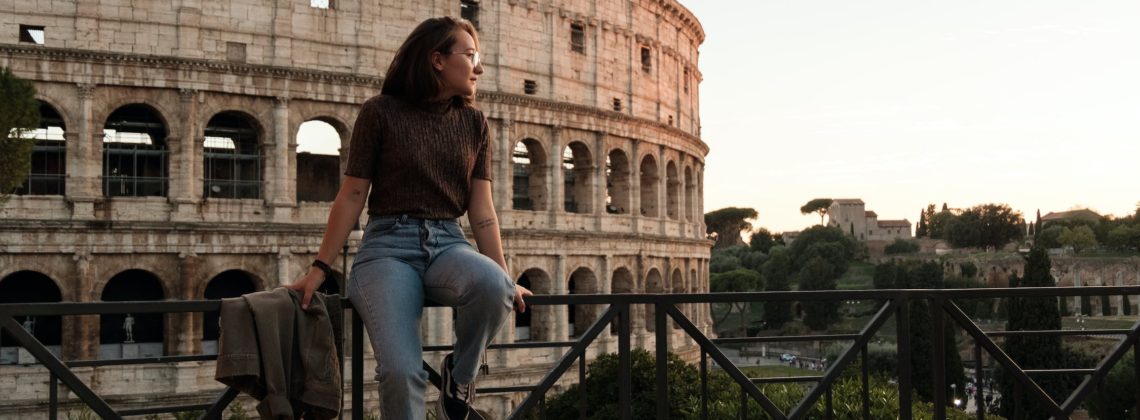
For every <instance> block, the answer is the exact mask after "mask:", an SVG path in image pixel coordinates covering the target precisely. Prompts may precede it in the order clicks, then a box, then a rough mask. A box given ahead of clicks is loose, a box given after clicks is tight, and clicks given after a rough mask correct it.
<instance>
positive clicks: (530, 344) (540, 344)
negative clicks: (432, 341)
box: [424, 341, 577, 351]
mask: <svg viewBox="0 0 1140 420" xmlns="http://www.w3.org/2000/svg"><path fill="white" fill-rule="evenodd" d="M574 343H577V341H523V342H517V343H502V344H492V345H490V346H487V348H488V349H492V350H494V349H538V348H559V347H573V346H574ZM453 349H454V346H449V345H447V346H445V345H440V346H424V351H451V350H453Z"/></svg>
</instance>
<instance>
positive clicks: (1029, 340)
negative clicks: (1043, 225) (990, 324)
mask: <svg viewBox="0 0 1140 420" xmlns="http://www.w3.org/2000/svg"><path fill="white" fill-rule="evenodd" d="M1051 266H1052V262H1050V260H1049V255H1048V254H1047V253H1046V252H1045V249H1044V248H1041V247H1034V248H1033V250H1032V251H1030V252H1029V257H1028V259H1027V261H1026V263H1025V270H1024V271H1025V276H1024V277H1021V278H1018V277H1017V275H1016V274H1015V275H1013V276H1011V277H1010V285H1011V287H1052V286H1055V285H1056V284H1057V283H1056V280H1054V279H1053V276H1052V275H1051V274H1049V269H1050V267H1051ZM1008 301H1009V320H1008V321H1007V323H1006V330H1007V331H1031V330H1059V329H1061V312H1060V309H1059V308H1058V304H1057V299H1056V298H1053V297H1029V298H1010V299H1008ZM1003 347H1004V348H1005V352H1006V353H1007V354H1008V355H1009V356H1010V357H1011V358H1013V360H1014V361H1016V362H1017V363H1018V365H1020V366H1021V368H1023V369H1055V368H1060V367H1066V366H1067V365H1068V364H1070V363H1071V361H1072V360H1074V359H1075V357H1072V356H1071V355H1069V354H1068V352H1067V351H1066V350H1065V349H1064V347H1063V346H1062V342H1061V337H1059V336H1032V337H1028V336H1014V337H1007V338H1006V339H1005V343H1004V345H1003ZM1067 367H1077V366H1067ZM998 379H999V381H998V385H999V388H1000V392H1001V395H1002V397H1001V400H1000V401H999V404H998V414H999V415H1002V416H1004V417H1006V418H1008V419H1011V420H1026V419H1042V418H1048V417H1049V413H1048V412H1046V411H1045V410H1044V409H1042V408H1041V404H1038V403H1037V402H1036V400H1035V399H1033V398H1032V397H1031V396H1029V395H1028V393H1026V392H1022V393H1021V395H1020V398H1017V397H1018V396H1015V395H1014V379H1013V377H1012V376H1011V375H1005V374H1000V372H999V378H998ZM1033 379H1034V380H1035V381H1036V382H1037V384H1038V385H1040V386H1041V388H1042V389H1043V390H1045V392H1046V393H1048V394H1049V396H1051V397H1052V398H1053V400H1054V401H1063V400H1064V398H1065V397H1067V396H1068V394H1069V392H1070V391H1072V389H1073V388H1074V387H1075V382H1074V380H1079V379H1080V378H1076V377H1066V376H1062V375H1043V376H1035V377H1034V378H1033Z"/></svg>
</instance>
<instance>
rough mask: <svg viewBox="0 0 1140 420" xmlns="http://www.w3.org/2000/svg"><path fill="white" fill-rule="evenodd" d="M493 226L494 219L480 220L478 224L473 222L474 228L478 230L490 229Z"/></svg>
mask: <svg viewBox="0 0 1140 420" xmlns="http://www.w3.org/2000/svg"><path fill="white" fill-rule="evenodd" d="M494 225H495V219H494V218H487V219H483V220H480V221H478V222H475V227H477V228H479V229H483V228H486V227H491V226H494Z"/></svg>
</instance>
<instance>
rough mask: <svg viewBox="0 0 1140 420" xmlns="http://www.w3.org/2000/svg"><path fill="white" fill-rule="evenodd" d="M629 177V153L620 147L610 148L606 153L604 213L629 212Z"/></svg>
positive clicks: (630, 187)
mask: <svg viewBox="0 0 1140 420" xmlns="http://www.w3.org/2000/svg"><path fill="white" fill-rule="evenodd" d="M630 177H631V172H630V165H629V155H628V154H626V152H625V150H622V149H612V150H610V152H609V154H608V155H606V213H610V214H629V212H630V207H631V206H630V195H631V194H630V193H631V192H632V191H633V189H632V186H631V184H630Z"/></svg>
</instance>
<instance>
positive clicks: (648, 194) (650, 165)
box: [638, 154, 661, 217]
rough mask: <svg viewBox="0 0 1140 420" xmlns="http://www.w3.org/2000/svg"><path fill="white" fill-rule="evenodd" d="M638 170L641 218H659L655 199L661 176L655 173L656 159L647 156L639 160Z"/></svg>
mask: <svg viewBox="0 0 1140 420" xmlns="http://www.w3.org/2000/svg"><path fill="white" fill-rule="evenodd" d="M638 168H639V175H640V178H639V184H638V186H639V188H640V189H641V215H642V216H643V217H660V216H661V213H660V209H659V208H658V203H657V197H659V196H660V194H658V188H657V186H658V184H659V181H660V180H661V176H660V175H658V173H657V172H658V171H657V158H654V157H653V155H650V154H647V155H645V156H644V157H642V158H641V163H640V164H639V166H638Z"/></svg>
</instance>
